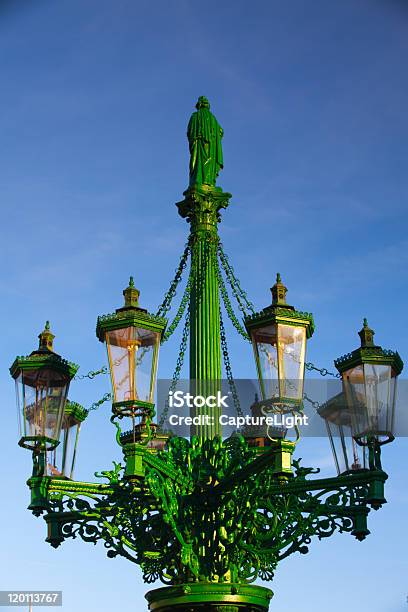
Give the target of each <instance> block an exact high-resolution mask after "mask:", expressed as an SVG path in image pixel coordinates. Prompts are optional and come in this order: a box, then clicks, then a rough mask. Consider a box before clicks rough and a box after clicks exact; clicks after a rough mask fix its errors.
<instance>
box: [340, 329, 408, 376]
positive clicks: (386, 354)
mask: <svg viewBox="0 0 408 612" xmlns="http://www.w3.org/2000/svg"><path fill="white" fill-rule="evenodd" d="M358 333H359V336H360V339H361V346H360V347H359V348H357V349H355V350H354V351H352V352H351V353H348V354H347V355H343V356H342V357H339V358H338V359H336V360H335V361H334V365H335V366H336V368H337V370H338V371H339V372H340V374H342V373H343V372H346V371H347V370H350V369H351V368H354V367H357V366H359V365H362V364H364V363H373V364H384V365H390V366H391V367H392V368H393V370H395V373H396V374H397V375H398V374H400V373H401V372H402V369H403V367H404V363H403V361H402V359H401V357H400V356H399V354H398V353H397V352H396V351H390V350H387V349H383V348H381V346H375V345H374V341H373V336H374V331H373V330H372V329H370V328H369V327H368V323H367V319H364V324H363V328H362V329H361V330H360V331H359V332H358Z"/></svg>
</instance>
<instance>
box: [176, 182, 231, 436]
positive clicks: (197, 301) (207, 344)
mask: <svg viewBox="0 0 408 612" xmlns="http://www.w3.org/2000/svg"><path fill="white" fill-rule="evenodd" d="M184 196H185V199H184V200H183V201H182V202H179V203H178V204H177V206H178V209H179V213H180V215H181V216H182V217H184V218H186V219H187V220H188V221H189V223H190V226H191V230H190V236H189V243H190V247H191V267H192V272H193V275H192V279H193V280H192V286H191V292H190V385H191V392H192V393H193V394H194V395H195V396H198V395H202V396H204V397H208V396H209V395H216V394H217V391H218V390H219V389H220V380H221V339H220V302H219V292H218V281H217V265H218V264H217V247H218V241H219V238H218V231H217V224H218V221H219V220H220V214H219V211H220V210H221V209H222V208H226V207H227V206H228V200H229V198H230V197H231V195H230V194H229V193H224V192H223V191H222V190H221V189H220V188H219V187H207V186H206V185H197V186H193V187H189V189H187V191H185V192H184ZM191 410H192V412H191V416H200V423H199V424H195V425H193V426H192V428H191V434H192V435H194V434H195V435H199V436H200V437H202V438H212V437H214V436H215V435H217V434H218V435H220V434H221V428H220V424H219V416H220V409H219V408H206V407H198V408H192V409H191Z"/></svg>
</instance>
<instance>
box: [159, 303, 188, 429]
mask: <svg viewBox="0 0 408 612" xmlns="http://www.w3.org/2000/svg"><path fill="white" fill-rule="evenodd" d="M189 333H190V307H188V308H187V312H186V319H185V323H184V328H183V333H182V336H181V344H180V350H179V354H178V357H177V364H176V369H175V370H174V374H173V378H172V381H171V385H170V389H169V395H170V392H173V393H174V391H175V389H176V387H177V383H178V381H179V380H180V373H181V368H182V367H183V363H184V356H185V353H186V349H187V340H188V336H189ZM168 412H169V399H168V398H167V400H166V403H165V406H164V410H163V412H162V414H161V416H160V420H159V427H160V428H161V427H163V424H164V422H165V420H166V418H167V414H168Z"/></svg>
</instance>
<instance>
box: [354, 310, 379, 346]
mask: <svg viewBox="0 0 408 612" xmlns="http://www.w3.org/2000/svg"><path fill="white" fill-rule="evenodd" d="M374 333H375V332H374V330H372V329H370V328H369V327H368V323H367V319H366V318H365V317H364V320H363V327H362V329H360V331H359V332H358V335H359V336H360V339H361V346H362V347H367V346H374V340H373V338H374Z"/></svg>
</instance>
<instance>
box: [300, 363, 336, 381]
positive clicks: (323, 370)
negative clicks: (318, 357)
mask: <svg viewBox="0 0 408 612" xmlns="http://www.w3.org/2000/svg"><path fill="white" fill-rule="evenodd" d="M305 368H306V370H309V371H310V370H315V371H316V372H319V374H320V375H321V376H333V378H341V376H340V374H334V373H333V372H329V370H326V368H317V367H316V366H315V365H314V364H313V363H312V362H311V361H308V362H307V363H305Z"/></svg>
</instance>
